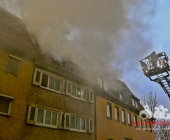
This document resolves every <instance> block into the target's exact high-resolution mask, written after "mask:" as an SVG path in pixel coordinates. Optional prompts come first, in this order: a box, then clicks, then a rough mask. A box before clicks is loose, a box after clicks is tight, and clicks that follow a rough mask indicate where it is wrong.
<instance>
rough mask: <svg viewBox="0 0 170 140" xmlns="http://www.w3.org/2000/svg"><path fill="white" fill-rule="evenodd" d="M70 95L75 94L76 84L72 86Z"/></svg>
mask: <svg viewBox="0 0 170 140" xmlns="http://www.w3.org/2000/svg"><path fill="white" fill-rule="evenodd" d="M72 95H73V96H76V86H72Z"/></svg>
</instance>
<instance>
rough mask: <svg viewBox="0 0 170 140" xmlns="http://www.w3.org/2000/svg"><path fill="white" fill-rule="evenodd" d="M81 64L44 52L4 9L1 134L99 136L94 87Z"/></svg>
mask: <svg viewBox="0 0 170 140" xmlns="http://www.w3.org/2000/svg"><path fill="white" fill-rule="evenodd" d="M84 77H86V76H85V75H84V74H83V73H82V71H81V69H80V68H79V67H78V66H76V65H75V64H73V63H72V62H70V61H68V60H65V61H64V62H63V63H62V64H60V63H57V62H56V61H54V60H53V59H52V58H50V57H47V56H45V55H43V54H42V53H41V52H40V50H39V48H38V45H37V44H36V42H35V41H34V40H33V38H31V36H30V35H29V34H28V32H27V31H26V29H25V26H24V25H23V23H22V22H21V20H20V19H18V18H17V17H15V16H14V15H12V14H10V13H9V12H7V11H5V10H4V9H0V124H1V125H0V140H21V139H22V140H38V139H42V140H43V139H44V140H47V139H49V140H53V139H55V140H87V139H88V140H94V138H95V133H94V132H95V131H94V129H95V128H94V93H93V90H92V86H91V85H92V84H90V82H91V81H89V80H88V78H84Z"/></svg>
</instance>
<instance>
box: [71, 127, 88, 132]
mask: <svg viewBox="0 0 170 140" xmlns="http://www.w3.org/2000/svg"><path fill="white" fill-rule="evenodd" d="M69 130H70V131H74V132H81V133H86V130H78V129H73V128H70V129H69Z"/></svg>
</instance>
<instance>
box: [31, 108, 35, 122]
mask: <svg viewBox="0 0 170 140" xmlns="http://www.w3.org/2000/svg"><path fill="white" fill-rule="evenodd" d="M34 116H35V107H31V112H30V120H32V121H34Z"/></svg>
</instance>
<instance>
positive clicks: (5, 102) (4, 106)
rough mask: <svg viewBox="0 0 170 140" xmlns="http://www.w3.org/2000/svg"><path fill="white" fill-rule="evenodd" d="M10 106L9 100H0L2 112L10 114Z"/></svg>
mask: <svg viewBox="0 0 170 140" xmlns="http://www.w3.org/2000/svg"><path fill="white" fill-rule="evenodd" d="M9 104H10V101H9V100H5V99H0V112H2V113H8V109H9Z"/></svg>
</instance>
